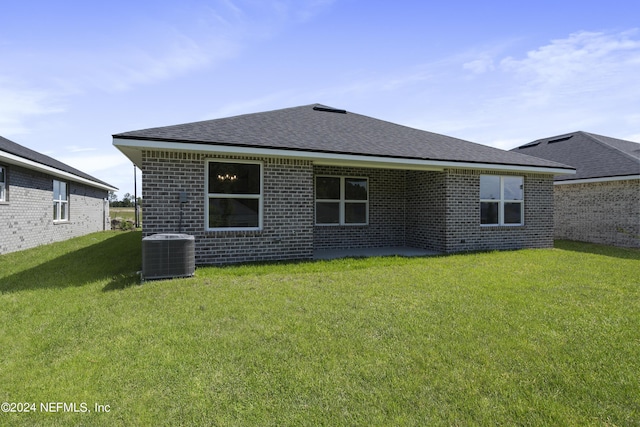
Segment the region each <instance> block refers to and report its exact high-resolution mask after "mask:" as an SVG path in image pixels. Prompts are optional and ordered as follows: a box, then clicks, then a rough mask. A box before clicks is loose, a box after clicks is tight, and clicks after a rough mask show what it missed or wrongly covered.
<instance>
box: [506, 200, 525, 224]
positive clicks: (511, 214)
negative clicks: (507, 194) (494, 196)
mask: <svg viewBox="0 0 640 427" xmlns="http://www.w3.org/2000/svg"><path fill="white" fill-rule="evenodd" d="M504 223H505V224H521V223H522V203H505V204H504Z"/></svg>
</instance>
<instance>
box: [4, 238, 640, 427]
mask: <svg viewBox="0 0 640 427" xmlns="http://www.w3.org/2000/svg"><path fill="white" fill-rule="evenodd" d="M140 240H141V236H140V233H139V232H129V233H116V232H104V233H98V234H92V235H89V236H86V237H82V238H78V239H73V240H71V241H68V242H64V243H58V244H54V245H49V246H43V247H40V248H36V249H32V250H28V251H24V252H20V253H13V254H8V255H3V256H0V291H1V294H0V323H1V324H2V328H0V349H2V351H1V352H0V402H9V403H11V402H13V403H15V405H13V409H14V410H18V409H20V408H22V410H24V408H25V407H26V405H24V404H25V403H28V404H31V403H35V406H29V409H30V411H31V409H32V408H35V411H31V412H29V413H25V412H22V413H11V412H9V413H7V412H5V413H2V412H0V425H92V426H101V425H103V426H114V425H121V426H132V425H172V426H173V425H217V426H285V425H295V426H298V425H301V426H355V425H359V426H360V425H361V426H390V425H398V426H402V425H407V426H426V425H458V426H467V425H531V426H539V425H595V426H597V425H600V426H632V425H640V283H639V282H640V251H637V250H629V249H617V248H611V247H605V246H597V245H588V244H581V243H572V242H559V243H558V245H557V247H556V249H548V250H522V251H512V252H491V253H474V254H464V255H452V256H442V257H433V258H394V257H390V258H370V259H344V260H336V261H323V262H302V263H281V264H258V265H245V266H235V267H227V268H201V269H198V270H197V272H196V277H195V278H191V279H179V280H173V281H154V282H147V283H145V284H144V285H141V286H140V285H137V284H136V283H137V276H136V271H138V270H139V269H140V253H141V242H140ZM51 403H53V405H51ZM18 404H21V405H18ZM42 404H44V408H43V406H42ZM64 404H66V405H67V406H66V407H65V406H64ZM96 404H98V405H102V406H99V407H97V406H96ZM51 407H53V409H56V410H57V411H58V412H55V413H51V412H45V411H43V409H51ZM5 408H9V409H11V406H10V407H5ZM72 409H75V412H73V411H71V412H69V410H72ZM85 409H86V411H85ZM96 409H98V410H101V411H97V410H96ZM107 410H108V411H107ZM65 411H66V412H65Z"/></svg>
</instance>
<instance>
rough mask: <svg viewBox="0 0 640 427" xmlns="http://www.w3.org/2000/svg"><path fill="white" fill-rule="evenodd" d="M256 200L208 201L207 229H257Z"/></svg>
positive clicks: (258, 210) (257, 201) (257, 203)
mask: <svg viewBox="0 0 640 427" xmlns="http://www.w3.org/2000/svg"><path fill="white" fill-rule="evenodd" d="M259 212H260V201H259V200H258V199H209V228H225V227H258V226H259V219H258V218H259Z"/></svg>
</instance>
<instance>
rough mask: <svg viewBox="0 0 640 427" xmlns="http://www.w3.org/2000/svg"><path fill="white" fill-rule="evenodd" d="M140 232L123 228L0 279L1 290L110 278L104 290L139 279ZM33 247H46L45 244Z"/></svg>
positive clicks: (124, 285)
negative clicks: (96, 240) (95, 241)
mask: <svg viewBox="0 0 640 427" xmlns="http://www.w3.org/2000/svg"><path fill="white" fill-rule="evenodd" d="M141 248H142V236H141V233H140V232H122V233H118V234H115V235H114V236H112V237H109V238H107V239H105V240H103V241H99V242H97V243H95V244H92V245H88V246H85V247H83V248H82V249H78V250H75V251H72V252H67V253H64V254H63V255H60V256H58V257H55V258H53V259H50V260H48V261H45V262H43V263H41V264H38V265H36V266H34V267H31V268H28V269H25V270H22V271H19V272H17V273H15V274H12V275H10V276H7V277H5V278H1V279H0V292H1V293H9V292H18V291H22V290H36V289H54V288H68V287H75V286H83V285H86V284H87V283H92V282H97V281H104V280H107V281H108V283H107V285H106V286H105V287H104V288H103V291H109V290H117V289H124V288H126V287H128V286H131V285H133V284H136V283H139V277H138V275H137V274H136V273H135V272H136V271H138V270H140V266H141V264H142V260H141V254H142V249H141ZM34 250H47V247H46V246H43V247H40V248H36V249H34Z"/></svg>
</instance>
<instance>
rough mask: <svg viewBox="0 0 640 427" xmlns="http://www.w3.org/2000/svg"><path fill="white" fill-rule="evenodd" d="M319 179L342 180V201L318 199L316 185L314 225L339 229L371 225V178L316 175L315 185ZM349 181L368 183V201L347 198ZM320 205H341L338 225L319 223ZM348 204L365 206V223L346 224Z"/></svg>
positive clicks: (315, 186) (315, 187)
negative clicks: (340, 227) (359, 180)
mask: <svg viewBox="0 0 640 427" xmlns="http://www.w3.org/2000/svg"><path fill="white" fill-rule="evenodd" d="M318 178H340V199H339V200H338V199H318V198H317V185H314V223H315V225H317V226H319V227H338V226H349V227H350V226H363V225H369V191H370V187H369V178H368V177H366V176H345V175H316V176H315V179H314V184H316V183H317V180H318ZM347 179H362V180H365V181H366V182H367V199H366V200H351V199H346V198H345V197H346V196H345V192H346V191H345V181H346V180H347ZM318 203H338V204H339V209H338V211H339V221H338V222H337V223H330V224H329V223H326V224H325V223H318V218H317V212H318V208H317V206H318ZM347 203H360V204H363V205H365V222H357V223H356V222H345V206H346V204H347Z"/></svg>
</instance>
